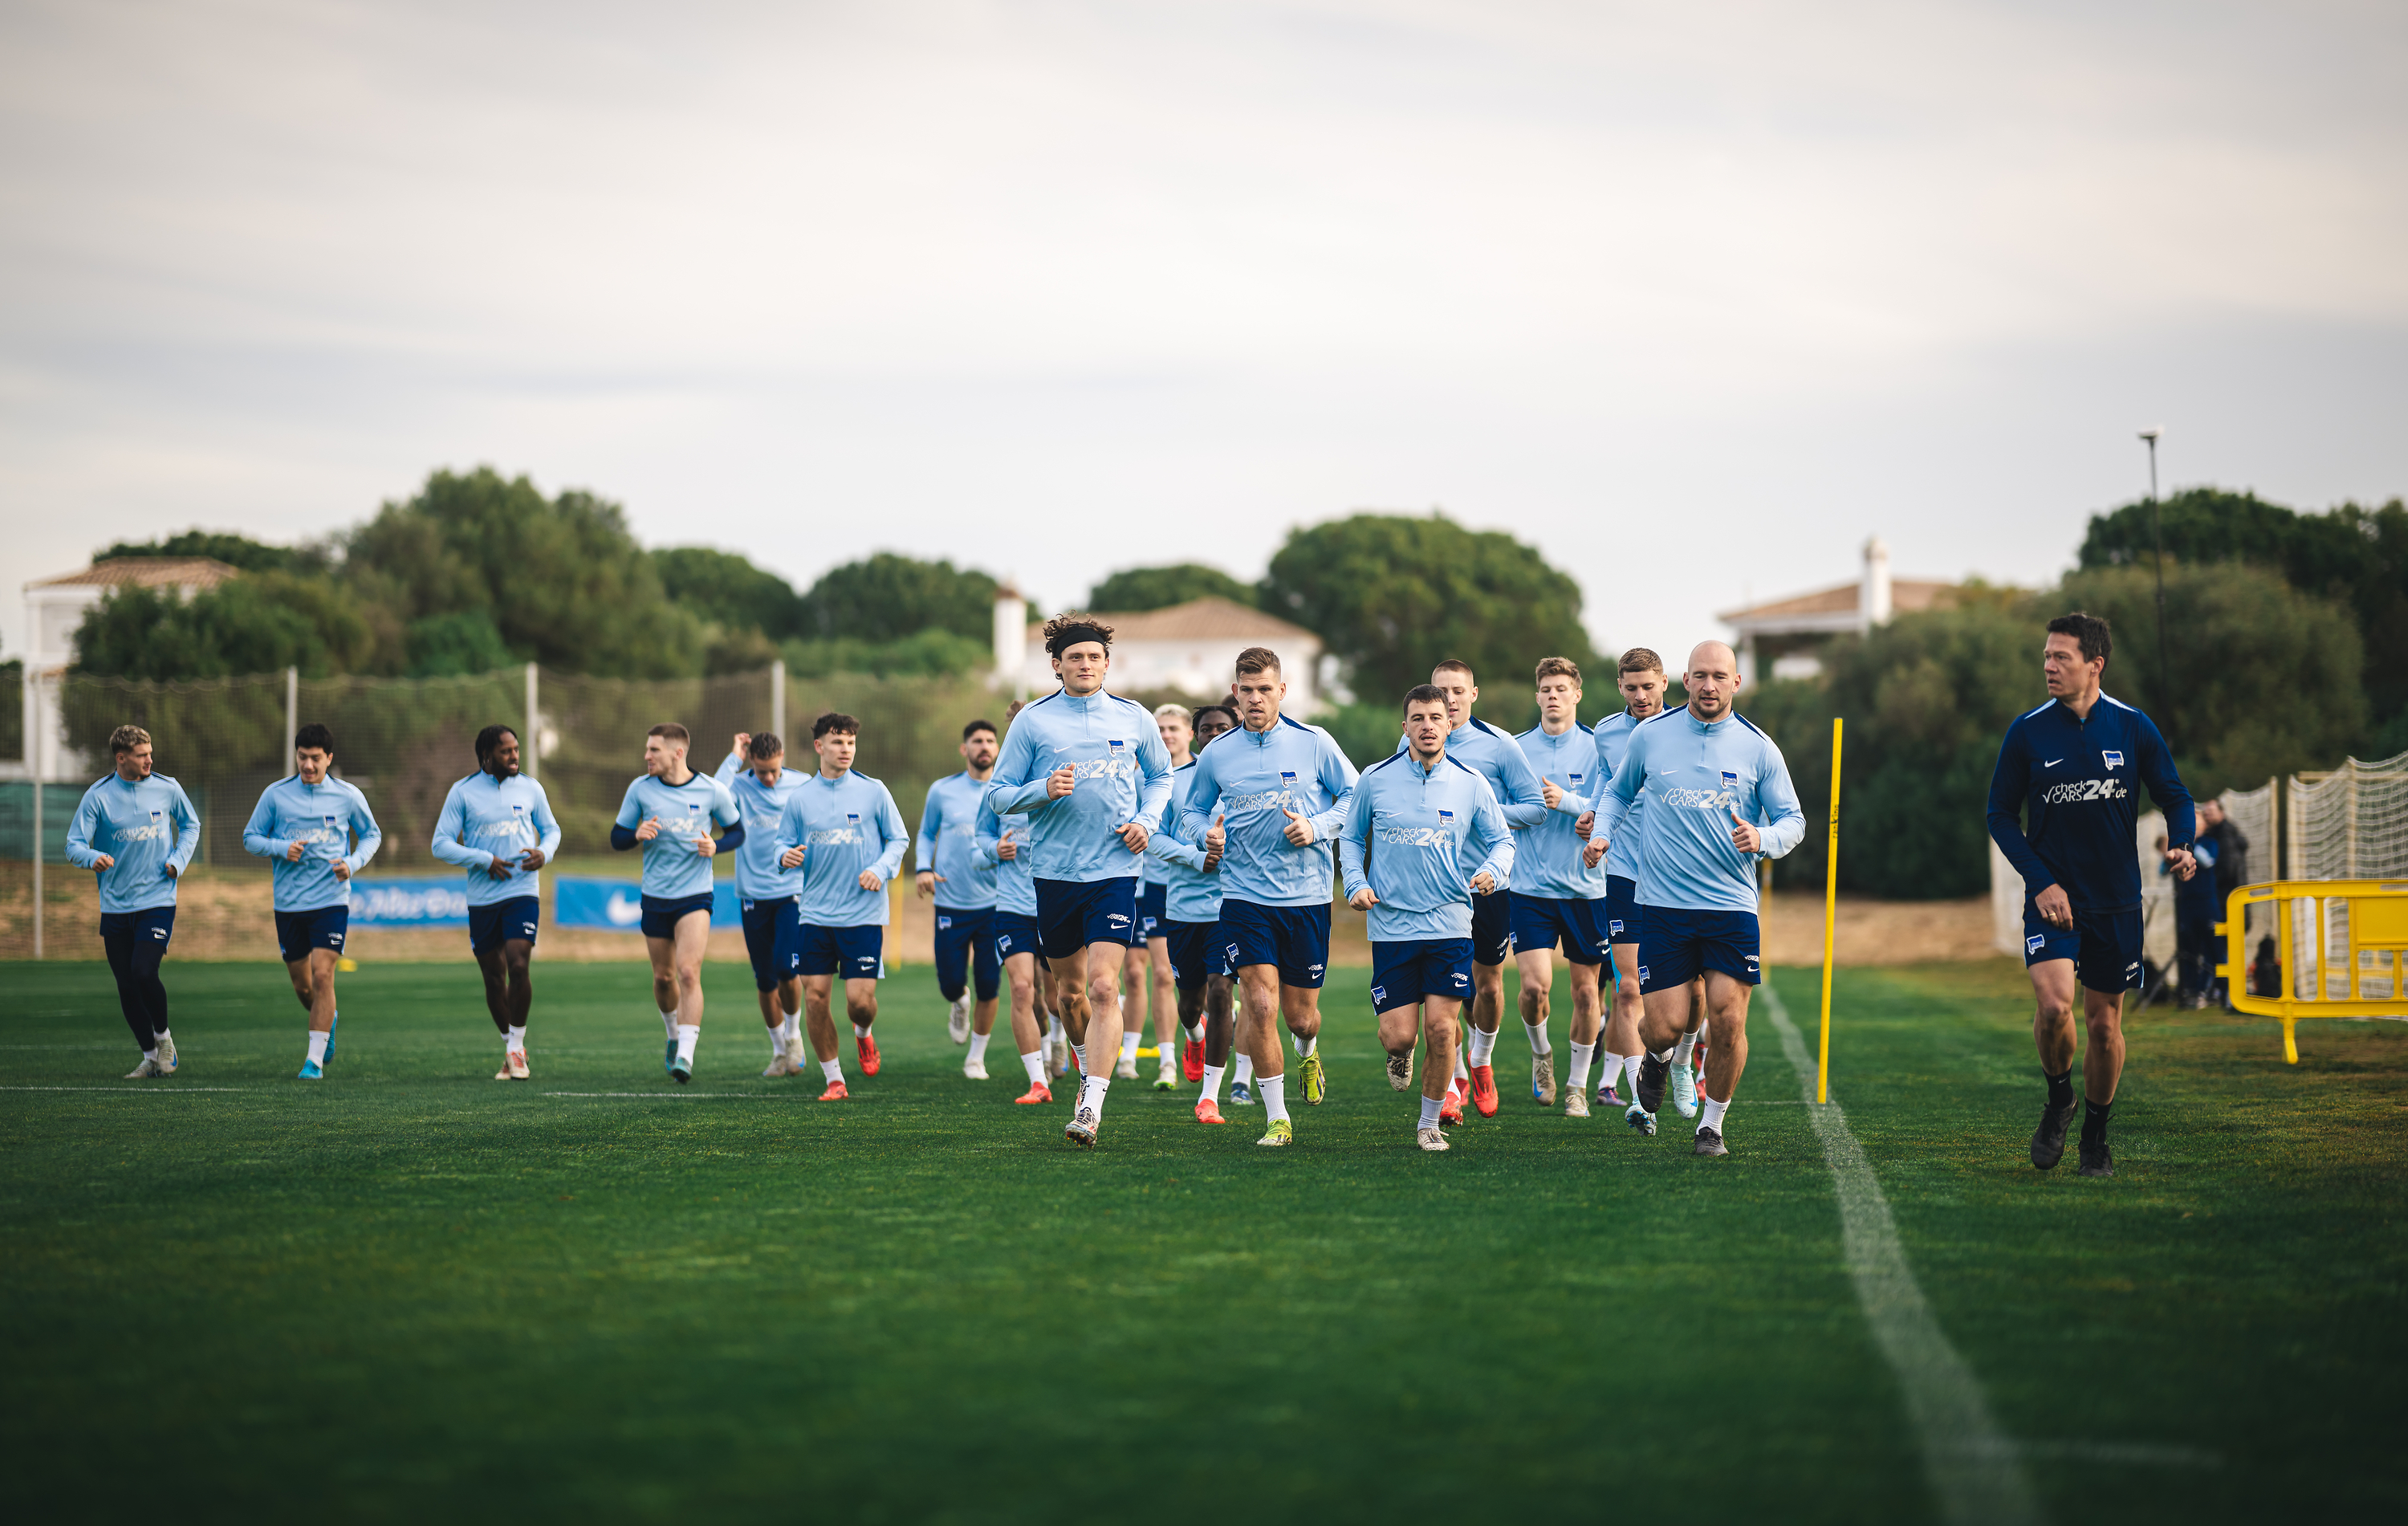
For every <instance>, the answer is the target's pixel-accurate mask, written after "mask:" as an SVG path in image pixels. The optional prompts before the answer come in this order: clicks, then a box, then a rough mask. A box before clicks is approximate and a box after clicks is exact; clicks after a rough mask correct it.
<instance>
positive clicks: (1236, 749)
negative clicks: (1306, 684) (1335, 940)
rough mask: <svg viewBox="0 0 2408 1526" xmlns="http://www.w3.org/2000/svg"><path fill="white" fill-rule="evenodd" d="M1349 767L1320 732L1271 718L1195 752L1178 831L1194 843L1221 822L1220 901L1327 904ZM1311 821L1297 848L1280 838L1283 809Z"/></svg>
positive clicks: (1351, 786)
mask: <svg viewBox="0 0 2408 1526" xmlns="http://www.w3.org/2000/svg"><path fill="white" fill-rule="evenodd" d="M1354 793H1355V765H1354V764H1352V763H1349V762H1348V761H1346V755H1345V754H1344V753H1342V752H1340V751H1339V750H1338V743H1337V742H1336V741H1332V740H1331V738H1330V735H1329V733H1328V732H1326V731H1324V730H1323V729H1322V728H1321V727H1317V726H1307V725H1305V724H1304V723H1303V722H1302V721H1297V720H1291V719H1289V718H1288V717H1287V716H1285V715H1282V716H1280V717H1278V718H1277V719H1276V720H1274V721H1272V722H1271V724H1270V725H1269V726H1267V727H1264V728H1263V729H1262V730H1260V731H1254V730H1250V729H1248V728H1247V727H1242V726H1241V727H1239V728H1238V729H1236V730H1235V731H1224V732H1222V733H1221V734H1220V735H1219V736H1217V737H1214V738H1213V739H1212V740H1211V742H1209V743H1207V744H1206V746H1205V748H1204V750H1203V751H1202V752H1201V753H1198V754H1197V755H1196V782H1195V784H1193V785H1189V786H1188V791H1187V804H1186V805H1185V807H1184V808H1183V810H1182V811H1181V813H1180V828H1179V835H1180V836H1181V838H1183V840H1185V841H1187V842H1194V843H1197V844H1198V845H1199V846H1200V845H1201V844H1202V842H1203V841H1204V834H1205V833H1206V832H1208V831H1210V830H1211V827H1212V818H1213V817H1215V816H1221V817H1225V818H1226V819H1225V820H1224V821H1223V823H1222V826H1223V829H1224V832H1225V840H1224V845H1223V847H1222V850H1221V870H1220V874H1221V895H1222V898H1223V899H1224V900H1251V901H1253V902H1254V903H1255V904H1257V905H1261V906H1326V905H1328V904H1329V866H1330V844H1331V843H1332V842H1335V841H1336V840H1337V837H1338V834H1339V833H1340V832H1341V831H1343V830H1344V829H1345V827H1346V807H1347V802H1348V799H1349V798H1350V797H1352V796H1353V794H1354ZM1290 811H1293V812H1295V813H1297V814H1298V815H1300V816H1303V817H1304V818H1305V819H1306V820H1307V821H1310V822H1311V823H1312V842H1308V843H1306V844H1305V845H1304V846H1302V847H1300V848H1299V847H1297V845H1296V844H1295V843H1293V842H1289V841H1288V840H1287V835H1286V834H1287V827H1288V816H1287V813H1289V812H1290Z"/></svg>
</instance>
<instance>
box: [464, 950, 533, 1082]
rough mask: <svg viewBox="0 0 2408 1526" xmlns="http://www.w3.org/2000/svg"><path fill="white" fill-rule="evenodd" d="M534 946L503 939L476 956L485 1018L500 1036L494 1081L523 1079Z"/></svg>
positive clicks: (531, 998) (525, 1075)
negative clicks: (499, 1059)
mask: <svg viewBox="0 0 2408 1526" xmlns="http://www.w3.org/2000/svg"><path fill="white" fill-rule="evenodd" d="M534 960H535V944H533V943H529V942H528V941H527V940H525V939H523V938H506V939H504V940H503V941H502V946H501V947H499V948H489V949H487V950H485V951H484V952H483V953H482V954H480V955H478V956H477V972H478V973H479V974H480V975H482V976H484V978H485V1015H487V1016H489V1017H491V1018H493V1020H494V1027H495V1029H498V1030H500V1032H501V1035H502V1068H501V1071H500V1072H499V1073H497V1074H495V1077H494V1079H495V1080H496V1081H502V1080H515V1081H523V1080H525V1079H527V1068H526V1024H527V1013H528V1012H529V1011H530V1010H531V1009H532V1008H533V1007H534V1005H535V986H534V984H533V980H532V971H533V965H534Z"/></svg>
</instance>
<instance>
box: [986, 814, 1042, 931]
mask: <svg viewBox="0 0 2408 1526" xmlns="http://www.w3.org/2000/svg"><path fill="white" fill-rule="evenodd" d="M1006 832H1010V833H1011V841H1012V843H1013V849H1012V856H1011V857H1009V858H999V857H996V848H997V847H998V846H999V845H1001V843H1002V842H1003V834H1004V833H1006ZM970 856H971V857H972V858H974V859H975V860H977V862H978V863H979V865H980V866H981V867H982V868H986V869H991V870H993V871H995V909H996V911H998V912H1009V913H1011V914H1013V915H1015V916H1035V915H1036V914H1037V876H1036V875H1035V874H1034V873H1032V872H1030V871H1029V868H1028V818H1027V817H1026V816H1004V817H1001V818H998V817H997V816H996V813H994V812H993V811H992V810H987V809H983V808H982V809H981V810H980V812H979V818H978V842H977V844H976V845H975V847H973V849H972V850H971V855H970Z"/></svg>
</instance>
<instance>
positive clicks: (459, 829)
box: [429, 769, 561, 906]
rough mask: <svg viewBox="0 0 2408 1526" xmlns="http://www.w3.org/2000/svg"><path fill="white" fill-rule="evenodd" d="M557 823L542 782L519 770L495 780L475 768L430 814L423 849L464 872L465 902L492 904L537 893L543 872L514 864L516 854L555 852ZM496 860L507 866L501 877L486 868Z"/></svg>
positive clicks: (557, 847) (557, 849)
mask: <svg viewBox="0 0 2408 1526" xmlns="http://www.w3.org/2000/svg"><path fill="white" fill-rule="evenodd" d="M560 841H561V839H560V823H559V821H558V820H556V819H555V818H554V817H553V816H552V799H551V797H549V796H547V795H546V794H544V792H543V786H542V785H538V784H537V783H536V782H535V781H534V780H532V779H530V778H528V777H527V776H526V775H525V774H523V773H514V774H512V775H511V776H510V777H509V778H508V779H496V778H495V777H494V776H493V775H492V774H490V773H487V772H486V771H485V770H482V769H480V770H477V771H476V772H474V773H472V774H470V775H468V777H466V779H463V780H461V781H459V782H458V783H457V784H455V785H452V790H451V793H450V794H447V795H445V796H444V797H443V809H442V810H441V811H439V812H437V813H436V817H435V841H434V842H433V843H431V844H430V845H429V851H430V852H432V853H433V854H434V855H435V857H437V858H440V859H442V860H443V861H444V862H445V863H447V864H457V865H459V866H460V867H461V868H462V869H464V870H466V871H468V904H469V905H471V906H494V905H498V904H499V903H501V902H502V901H505V900H516V899H517V898H519V897H521V896H539V895H541V894H542V893H543V871H541V870H539V869H536V870H529V869H521V868H520V867H519V856H520V855H521V854H523V853H524V852H525V851H526V850H527V849H529V848H537V849H539V850H541V852H542V854H543V857H544V861H545V862H546V863H550V862H551V861H552V859H554V858H557V857H560ZM496 859H501V860H504V861H507V862H508V863H509V866H510V871H509V874H507V875H505V876H504V877H503V878H501V879H498V880H497V879H495V878H494V877H493V875H491V874H489V873H487V872H486V871H487V870H489V869H491V868H492V867H493V865H494V863H495V860H496Z"/></svg>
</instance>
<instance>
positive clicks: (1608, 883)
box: [1605, 874, 1639, 943]
mask: <svg viewBox="0 0 2408 1526" xmlns="http://www.w3.org/2000/svg"><path fill="white" fill-rule="evenodd" d="M1605 935H1606V937H1607V938H1608V939H1609V940H1611V941H1613V942H1614V943H1637V942H1639V882H1638V881H1637V880H1630V879H1625V878H1623V877H1622V876H1621V875H1619V874H1608V875H1607V876H1606V877H1605Z"/></svg>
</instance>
